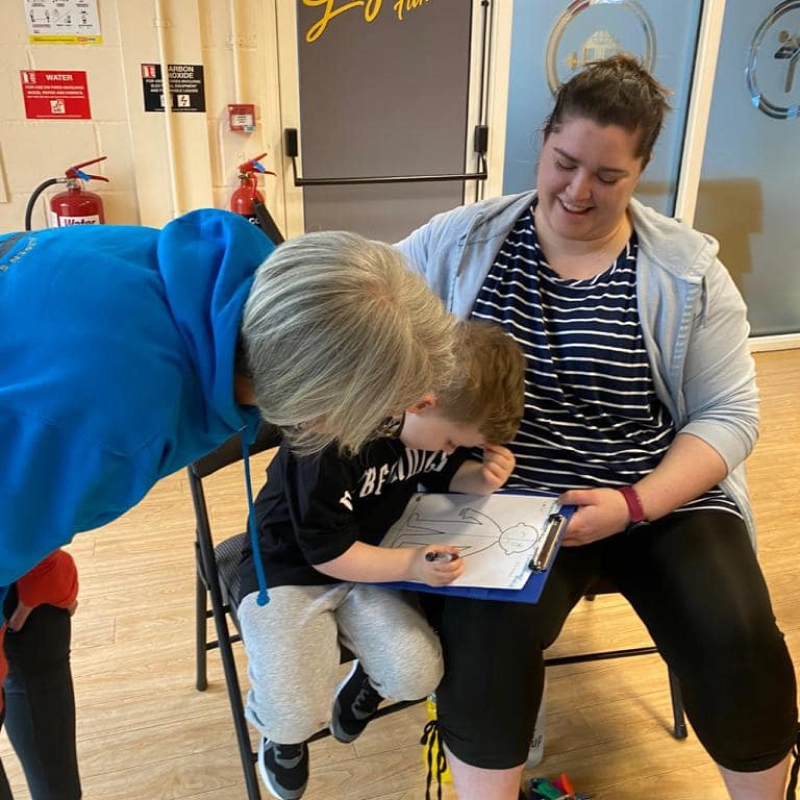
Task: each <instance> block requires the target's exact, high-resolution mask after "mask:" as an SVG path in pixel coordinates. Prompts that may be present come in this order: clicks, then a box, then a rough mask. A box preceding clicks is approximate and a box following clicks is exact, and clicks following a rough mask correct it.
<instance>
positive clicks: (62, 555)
mask: <svg viewBox="0 0 800 800" xmlns="http://www.w3.org/2000/svg"><path fill="white" fill-rule="evenodd" d="M17 595H18V597H19V602H20V603H24V604H25V605H26V606H31V607H32V608H35V607H36V606H40V605H43V604H44V603H47V604H49V605H51V606H58V607H59V608H69V607H70V606H71V605H72V603H73V602H75V598H76V597H77V596H78V571H77V569H76V568H75V562H74V561H73V560H72V556H71V555H70V554H69V553H66V552H64V551H63V550H56V551H55V552H54V553H51V554H50V555H49V556H47V558H45V559H44V561H40V562H39V563H38V564H37V565H36V566H35V567H34V568H33V569H32V570H31V571H30V572H28V573H27V574H25V575H23V576H22V577H21V578H20V579H19V580H18V581H17ZM7 627H8V626H7V625H6V623H5V622H3V624H2V626H1V627H0V689H2V686H3V681H4V680H5V678H6V673H7V672H8V664H7V663H6V658H5V652H4V650H3V639H4V637H5V632H6V628H7ZM2 708H3V693H2V691H0V709H2Z"/></svg>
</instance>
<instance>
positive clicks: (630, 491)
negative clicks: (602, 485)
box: [616, 486, 647, 525]
mask: <svg viewBox="0 0 800 800" xmlns="http://www.w3.org/2000/svg"><path fill="white" fill-rule="evenodd" d="M616 489H617V491H618V492H619V493H620V494H621V495H622V496H623V497H624V498H625V503H626V505H627V506H628V515H629V516H630V518H631V522H630V524H631V525H637V524H638V523H640V522H647V515H646V514H645V513H644V509H643V508H642V501H641V500H640V499H639V495H638V494H637V492H636V489H634V488H633V486H617V487H616Z"/></svg>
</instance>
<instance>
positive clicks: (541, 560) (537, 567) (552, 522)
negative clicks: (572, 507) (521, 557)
mask: <svg viewBox="0 0 800 800" xmlns="http://www.w3.org/2000/svg"><path fill="white" fill-rule="evenodd" d="M566 524H567V519H566V517H564V516H562V515H561V514H551V515H550V516H549V517H548V518H547V533H546V535H545V539H544V544H543V545H542V549H541V550H540V551H539V554H538V555H537V556H536V557H535V558H532V559H531V563H530V568H531V569H532V570H533V571H534V572H546V571H547V570H548V569H550V565H551V564H552V562H553V556H555V553H556V545H557V544H558V540H559V538H560V537H561V531H563V530H564V525H566Z"/></svg>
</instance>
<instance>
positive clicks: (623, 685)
mask: <svg viewBox="0 0 800 800" xmlns="http://www.w3.org/2000/svg"><path fill="white" fill-rule="evenodd" d="M757 364H758V372H759V380H760V387H761V391H762V418H763V424H762V434H761V440H760V441H759V444H758V446H757V448H756V450H755V453H754V455H753V456H752V457H751V459H750V462H749V465H750V466H749V469H750V483H751V490H752V492H753V496H754V504H755V510H756V516H757V519H758V522H759V525H760V549H759V552H760V557H761V561H762V564H763V567H764V571H765V573H766V576H767V580H768V582H769V585H770V588H771V591H772V597H773V601H774V606H775V613H776V616H777V618H778V621H779V623H780V625H781V627H782V629H783V631H784V632H785V634H786V637H787V640H788V643H789V647H790V649H791V651H792V654H793V657H794V662H795V665H797V666H798V667H800V603H799V602H798V600H799V599H800V598H799V595H800V588H798V578H797V572H798V565H799V564H800V536H799V535H798V522H797V521H798V520H799V519H800V491H799V490H798V484H799V483H800V482H799V481H798V478H800V469H798V467H797V459H798V455H799V454H800V351H783V352H770V353H762V354H759V355H758V356H757ZM233 470H234V471H233V473H228V474H226V475H223V476H222V477H221V478H220V481H219V482H218V483H217V485H216V486H215V487H214V490H215V496H217V497H224V498H226V501H227V502H225V508H224V509H223V510H222V511H221V512H220V513H219V514H218V515H217V517H216V518H215V524H217V525H219V526H221V529H222V530H227V531H228V532H229V533H233V532H236V531H237V530H238V529H239V528H240V526H241V523H242V521H243V520H242V517H243V514H242V508H243V504H244V496H243V484H242V478H241V474H240V472H239V467H235V468H233ZM254 472H255V474H256V475H258V469H256V470H255V471H254ZM192 536H193V523H192V513H191V504H190V499H189V495H188V487H187V484H186V481H185V478H184V476H183V474H182V473H181V474H178V475H175V476H173V477H171V478H169V479H167V480H165V481H163V482H162V483H161V484H160V485H158V486H157V487H156V488H155V489H154V490H153V491H152V492H151V493H150V495H149V496H148V497H147V498H146V499H145V501H144V502H142V503H141V505H139V506H138V507H137V508H136V509H134V510H133V511H131V512H130V513H129V514H127V515H126V516H125V517H124V518H122V519H120V520H118V521H117V522H115V523H114V524H112V525H109V526H108V527H106V528H104V529H102V530H98V531H94V532H90V533H85V534H81V535H79V536H78V537H77V538H76V539H75V541H74V543H73V545H72V548H71V549H72V552H73V553H74V555H75V557H76V559H77V562H78V566H79V569H80V574H81V594H80V607H79V609H78V613H77V615H76V616H75V618H74V623H75V633H74V657H73V666H74V673H75V683H76V692H77V702H78V747H79V755H80V762H81V770H82V775H83V784H84V797H85V800H112V799H113V800H126V799H127V798H131V800H133V798H136V800H142V799H144V800H185V799H187V798H193V800H244V799H245V797H246V795H245V791H244V785H243V782H242V777H241V772H240V767H239V761H238V755H237V750H236V746H235V741H234V735H233V729H232V726H231V723H230V717H229V711H228V704H227V699H226V695H225V687H224V683H223V681H222V676H221V669H220V666H219V661H218V658H217V657H216V655H215V654H212V655H211V662H210V679H211V685H210V687H209V689H208V691H207V692H205V693H199V692H197V691H195V689H194V660H193V659H194V655H193V653H194V650H193V597H194V595H193V591H194V556H193V549H192ZM647 641H648V640H647V635H646V633H644V631H643V629H642V627H641V625H640V624H639V623H638V620H637V619H636V618H635V616H634V615H633V614H632V613H631V612H630V610H629V609H628V608H627V606H626V604H625V603H624V601H622V600H621V599H620V598H619V597H613V596H612V597H605V598H598V600H597V601H595V603H593V604H590V603H583V604H582V605H581V606H580V607H579V608H578V609H576V611H575V612H574V613H573V615H572V616H571V618H570V620H569V622H568V625H567V628H566V629H565V631H564V634H563V635H562V637H561V639H560V640H559V642H558V643H557V645H556V646H555V647H554V648H552V651H556V650H557V651H558V653H572V652H581V651H585V650H592V649H604V648H607V647H609V646H611V647H622V646H633V645H638V644H646V643H647ZM242 660H243V659H240V662H241V661H242ZM241 674H242V679H243V681H244V682H245V683H246V673H245V671H244V669H242V670H241ZM548 676H549V677H548V696H547V714H548V716H547V731H546V758H545V761H544V762H543V763H542V764H541V765H540V766H539V767H538V768H537V770H536V772H537V774H544V775H549V776H551V777H554V776H556V775H558V773H559V772H561V771H567V772H568V773H569V774H570V775H571V776H572V778H573V780H574V783H575V784H576V787H577V788H578V789H579V790H582V791H586V792H588V791H592V792H595V793H596V795H595V796H596V797H597V798H599V799H600V800H641V798H655V799H657V800H700V799H701V798H702V799H703V800H723V799H724V798H726V794H725V791H724V789H723V788H722V785H721V782H720V779H719V777H718V775H717V773H716V770H715V769H714V767H713V766H712V765H711V763H710V762H709V759H708V758H707V757H706V755H705V754H704V752H703V751H702V749H701V748H700V746H699V745H698V742H697V739H696V738H695V736H694V735H693V734H692V733H690V736H689V738H688V739H687V740H685V741H681V742H678V741H675V740H673V739H672V738H671V736H670V734H669V732H668V727H669V724H670V719H669V693H668V690H667V681H666V670H665V668H664V666H663V664H662V663H661V661H660V660H659V658H658V657H657V656H646V657H640V658H635V659H627V660H624V661H616V662H605V663H599V664H589V665H586V664H585V665H580V666H572V667H560V668H553V669H551V670H549V672H548ZM476 702H482V700H478V699H477V698H476ZM423 722H424V710H423V709H422V708H421V707H419V706H417V707H414V708H412V709H408V710H406V711H403V712H401V713H399V714H396V715H392V716H390V717H388V718H386V719H382V720H379V721H377V722H375V723H374V724H373V725H372V726H370V727H369V728H368V729H367V732H366V733H365V734H364V736H363V737H361V738H360V739H359V740H358V741H357V742H356V743H354V744H352V745H341V744H338V743H336V742H333V741H331V740H326V741H323V742H319V743H316V744H314V745H312V748H311V758H312V776H311V781H310V783H309V788H308V791H307V793H306V798H307V799H308V800H368V799H371V800H378V799H379V798H380V800H412V799H413V800H419V799H420V798H422V797H424V772H423V770H422V763H421V748H420V746H419V745H418V744H417V742H418V739H419V734H420V730H421V728H422V725H423ZM0 755H1V756H2V759H3V762H4V763H5V765H6V769H7V770H8V772H9V776H10V779H11V783H12V786H13V788H14V792H15V797H16V799H17V800H25V798H28V793H27V790H26V789H25V788H24V787H23V784H24V781H23V780H22V778H21V774H20V771H19V768H18V765H17V763H16V760H15V758H14V756H13V753H12V752H11V750H10V748H9V745H8V741H7V739H6V738H5V735H4V734H3V735H2V738H0ZM264 796H265V797H266V796H267V795H266V793H264ZM454 796H455V795H454V793H453V791H452V789H451V788H450V787H446V789H445V797H446V798H449V799H452V798H454ZM487 800H491V798H487Z"/></svg>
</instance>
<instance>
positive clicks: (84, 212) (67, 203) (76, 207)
mask: <svg viewBox="0 0 800 800" xmlns="http://www.w3.org/2000/svg"><path fill="white" fill-rule="evenodd" d="M106 158H107V156H100V158H95V159H92V160H91V161H84V162H83V163H82V164H75V166H73V167H69V168H68V169H67V171H66V172H65V173H64V177H63V178H48V179H47V180H46V181H44V182H43V183H41V184H39V186H37V187H36V189H34V191H33V194H32V195H31V197H30V200H28V206H27V208H26V209H25V230H26V231H29V230H30V229H31V216H32V214H33V208H34V206H35V205H36V200H37V199H38V198H39V195H40V194H41V193H42V192H43V191H44V190H45V189H47V188H48V187H49V186H53V185H54V184H57V183H65V184H66V185H67V188H66V191H63V192H59V193H58V194H56V195H53V197H51V198H50V227H51V228H65V227H67V226H69V225H102V224H103V223H104V222H105V214H104V212H103V201H102V199H101V198H100V195H99V194H95V193H94V192H89V191H87V190H86V189H84V188H83V184H82V183H81V181H106V182H107V181H108V178H104V177H103V176H102V175H89V174H88V173H86V172H83V169H82V168H83V167H88V166H89V165H90V164H97V163H98V162H100V161H105V160H106Z"/></svg>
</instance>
